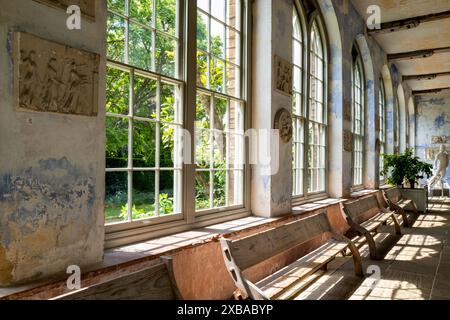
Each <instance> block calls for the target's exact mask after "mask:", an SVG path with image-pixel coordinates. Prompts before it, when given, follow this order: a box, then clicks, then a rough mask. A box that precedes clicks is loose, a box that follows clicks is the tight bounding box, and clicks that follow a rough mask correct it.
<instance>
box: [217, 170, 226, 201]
mask: <svg viewBox="0 0 450 320" xmlns="http://www.w3.org/2000/svg"><path fill="white" fill-rule="evenodd" d="M226 186H227V173H226V171H225V170H221V171H216V172H214V207H216V208H217V207H224V206H225V204H226Z"/></svg>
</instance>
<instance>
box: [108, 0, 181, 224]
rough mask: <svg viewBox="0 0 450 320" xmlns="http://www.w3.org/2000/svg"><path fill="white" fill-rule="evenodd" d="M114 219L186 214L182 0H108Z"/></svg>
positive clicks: (111, 213)
mask: <svg viewBox="0 0 450 320" xmlns="http://www.w3.org/2000/svg"><path fill="white" fill-rule="evenodd" d="M108 8H109V10H108V30H107V39H108V49H107V50H108V59H109V61H110V62H109V63H108V69H107V83H106V87H107V94H106V97H107V101H106V113H107V115H106V139H107V141H106V195H105V215H106V222H107V223H114V222H126V221H128V222H129V221H133V220H139V219H148V218H158V217H163V216H168V215H173V214H177V213H178V214H179V213H181V210H182V208H181V203H182V195H181V186H182V163H181V160H180V159H179V157H178V154H179V150H178V149H179V148H180V146H179V145H178V144H179V143H178V142H179V141H180V139H176V136H177V135H179V134H180V132H181V130H182V129H183V104H182V100H181V97H182V87H183V86H182V84H183V83H182V81H181V77H180V74H181V72H180V63H179V47H180V36H179V34H180V32H179V30H178V24H177V21H178V19H179V7H178V5H177V1H176V0H122V1H114V0H109V1H108Z"/></svg>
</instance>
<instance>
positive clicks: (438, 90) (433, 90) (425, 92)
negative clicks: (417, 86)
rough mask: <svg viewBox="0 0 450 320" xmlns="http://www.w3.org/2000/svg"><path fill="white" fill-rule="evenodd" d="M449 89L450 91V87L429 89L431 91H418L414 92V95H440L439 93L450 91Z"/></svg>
mask: <svg viewBox="0 0 450 320" xmlns="http://www.w3.org/2000/svg"><path fill="white" fill-rule="evenodd" d="M448 89H450V87H447V88H436V89H429V90H416V91H413V92H412V94H413V95H419V94H429V93H438V92H441V91H442V90H448Z"/></svg>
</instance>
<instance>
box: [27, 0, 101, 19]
mask: <svg viewBox="0 0 450 320" xmlns="http://www.w3.org/2000/svg"><path fill="white" fill-rule="evenodd" d="M34 1H36V2H39V3H42V4H45V5H47V6H50V7H54V8H59V9H62V10H64V11H66V10H67V8H68V7H69V6H71V5H77V6H79V7H80V10H81V13H82V14H83V15H84V16H85V17H88V18H90V19H95V1H96V0H34Z"/></svg>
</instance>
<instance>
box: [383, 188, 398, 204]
mask: <svg viewBox="0 0 450 320" xmlns="http://www.w3.org/2000/svg"><path fill="white" fill-rule="evenodd" d="M383 192H384V195H385V197H386V198H387V199H388V200H389V201H391V202H393V203H398V202H399V201H400V200H401V199H402V193H401V192H400V190H399V189H398V188H391V189H388V190H385V191H383Z"/></svg>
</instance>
